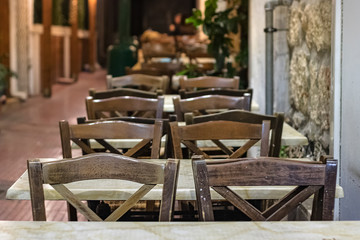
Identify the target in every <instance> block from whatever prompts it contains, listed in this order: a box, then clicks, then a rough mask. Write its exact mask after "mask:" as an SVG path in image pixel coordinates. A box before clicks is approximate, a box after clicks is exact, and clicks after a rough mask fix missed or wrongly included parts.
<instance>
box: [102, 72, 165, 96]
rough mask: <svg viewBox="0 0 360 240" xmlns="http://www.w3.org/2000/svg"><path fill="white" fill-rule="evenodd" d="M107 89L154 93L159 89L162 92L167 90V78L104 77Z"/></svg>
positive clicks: (137, 75)
mask: <svg viewBox="0 0 360 240" xmlns="http://www.w3.org/2000/svg"><path fill="white" fill-rule="evenodd" d="M106 82H107V88H108V89H112V88H123V87H133V88H137V89H140V90H147V91H152V92H156V90H158V89H160V90H162V91H163V92H166V90H167V89H168V88H169V78H168V76H165V75H163V76H152V75H145V74H131V75H125V76H121V77H113V76H112V75H107V76H106Z"/></svg>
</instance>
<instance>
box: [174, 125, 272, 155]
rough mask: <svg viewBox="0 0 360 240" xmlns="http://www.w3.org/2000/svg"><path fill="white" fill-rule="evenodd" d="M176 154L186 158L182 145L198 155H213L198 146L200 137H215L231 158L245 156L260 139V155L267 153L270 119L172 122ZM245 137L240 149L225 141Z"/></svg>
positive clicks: (223, 151)
mask: <svg viewBox="0 0 360 240" xmlns="http://www.w3.org/2000/svg"><path fill="white" fill-rule="evenodd" d="M170 130H171V136H172V142H173V151H174V157H175V158H179V159H182V158H183V154H182V149H181V144H183V145H185V146H186V148H188V149H189V150H190V151H191V152H192V153H194V154H195V155H202V156H204V157H205V158H211V156H210V155H208V154H207V153H206V151H205V150H203V149H201V146H198V145H197V143H196V141H198V140H211V141H212V142H213V143H214V144H215V146H217V147H218V148H219V149H220V151H222V154H225V155H227V156H228V158H238V157H241V156H243V155H244V154H245V153H246V152H247V151H248V150H249V149H250V148H251V147H252V146H254V145H255V144H256V143H257V142H259V141H260V142H261V147H260V156H267V155H268V152H269V132H270V122H269V121H263V123H262V124H251V123H240V122H232V121H211V122H204V123H198V124H192V125H186V126H179V124H178V122H171V123H170ZM229 139H231V140H245V142H244V143H243V144H242V145H241V146H239V148H238V149H236V150H233V149H232V146H226V144H225V143H224V142H221V140H229Z"/></svg>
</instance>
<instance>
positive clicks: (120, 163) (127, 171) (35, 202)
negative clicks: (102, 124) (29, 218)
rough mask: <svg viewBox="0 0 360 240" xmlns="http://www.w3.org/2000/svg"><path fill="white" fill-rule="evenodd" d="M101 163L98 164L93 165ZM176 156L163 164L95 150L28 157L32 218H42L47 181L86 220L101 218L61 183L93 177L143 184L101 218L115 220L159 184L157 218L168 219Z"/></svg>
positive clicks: (170, 215) (171, 205)
mask: <svg viewBox="0 0 360 240" xmlns="http://www.w3.org/2000/svg"><path fill="white" fill-rule="evenodd" d="M94 166H101V167H98V168H96V167H94ZM178 169H179V160H174V159H170V160H168V161H167V162H166V164H165V166H164V165H163V164H156V163H151V162H144V161H140V160H137V159H133V158H130V157H125V156H121V155H117V154H111V153H95V154H89V155H85V156H82V157H78V158H70V159H62V160H58V161H51V162H40V161H39V160H38V159H35V160H29V161H28V173H29V183H30V195H31V205H32V213H33V220H34V221H46V212H45V201H44V200H45V197H44V189H43V184H50V185H51V186H52V187H53V188H54V189H55V190H56V191H57V192H58V193H59V194H60V195H61V196H62V197H63V198H64V199H65V200H66V201H67V202H68V203H70V204H71V205H72V206H73V207H75V208H76V209H77V210H78V211H79V212H81V213H82V214H83V215H84V216H85V217H86V218H87V219H88V220H90V221H102V220H103V219H101V218H100V217H99V216H98V215H96V213H94V212H93V211H92V210H91V209H90V208H89V207H88V206H87V205H86V204H84V203H83V202H82V201H83V200H86V199H80V198H79V197H78V196H76V195H75V194H74V193H72V192H71V189H69V188H67V187H66V186H65V185H64V184H66V183H71V182H77V181H83V180H93V179H119V180H127V181H132V182H137V183H140V184H143V185H142V186H141V187H140V188H139V190H138V191H136V193H134V194H133V195H132V196H131V197H129V198H128V200H127V201H125V202H124V203H123V204H122V205H120V207H119V208H117V209H116V210H115V211H114V212H112V214H111V215H110V216H108V217H107V218H106V219H105V220H104V221H116V220H118V219H119V218H120V217H121V216H122V215H124V214H125V213H126V212H127V211H128V210H129V209H131V208H132V207H133V206H134V205H135V204H136V203H137V202H138V201H139V200H140V199H141V198H142V197H143V196H145V195H146V194H147V193H148V192H149V191H150V190H151V189H152V188H154V187H155V186H156V185H157V184H163V192H162V201H161V206H160V216H159V220H160V221H171V219H172V215H173V209H174V201H175V194H176V184H177V176H178Z"/></svg>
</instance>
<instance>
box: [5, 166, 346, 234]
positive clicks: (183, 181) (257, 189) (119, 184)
mask: <svg viewBox="0 0 360 240" xmlns="http://www.w3.org/2000/svg"><path fill="white" fill-rule="evenodd" d="M54 160H56V159H41V161H54ZM144 161H146V160H144ZM148 161H157V162H160V163H165V161H166V160H162V159H156V160H148ZM65 185H66V186H67V187H68V188H69V189H70V190H71V191H72V192H73V193H74V194H75V195H77V196H78V197H79V198H80V199H82V200H126V199H128V198H129V196H130V195H132V194H134V193H135V192H136V191H137V190H138V189H139V188H140V186H141V184H138V183H134V182H129V181H123V180H108V179H107V180H102V179H100V180H87V181H79V182H74V183H70V184H65ZM293 188H294V187H292V186H243V187H231V189H233V190H234V191H235V192H236V193H237V194H239V195H240V196H241V197H242V198H245V199H279V198H281V197H283V196H284V195H285V194H287V193H288V192H290V191H291V190H292V189H293ZM44 192H45V199H47V200H61V199H63V198H62V196H61V195H60V194H59V193H58V192H56V191H55V190H54V189H53V188H52V187H51V186H50V185H47V184H45V185H44ZM161 194H162V185H157V186H156V187H155V188H153V189H152V190H151V191H150V192H149V193H148V194H146V195H145V196H144V197H143V198H142V199H143V200H161ZM211 196H212V199H214V200H216V199H223V198H222V197H221V196H220V195H219V194H218V193H216V192H215V191H214V190H212V189H211ZM343 196H344V192H343V189H342V188H341V187H340V186H339V185H337V187H336V198H342V197H343ZM6 198H7V199H16V200H29V199H30V189H29V181H28V174H27V171H25V173H24V174H23V175H22V176H21V177H20V178H19V179H18V180H17V181H16V182H15V183H14V184H13V185H12V186H11V187H10V188H9V189H8V191H7V193H6ZM176 200H196V195H195V185H194V180H193V172H192V167H191V161H190V160H188V159H183V160H180V172H179V179H178V186H177V191H176ZM0 239H1V238H0Z"/></svg>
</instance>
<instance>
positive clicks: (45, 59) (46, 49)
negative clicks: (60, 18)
mask: <svg viewBox="0 0 360 240" xmlns="http://www.w3.org/2000/svg"><path fill="white" fill-rule="evenodd" d="M42 22H43V34H42V44H41V91H42V94H43V96H44V97H51V86H52V81H51V68H52V61H51V23H52V1H49V0H42Z"/></svg>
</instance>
